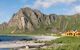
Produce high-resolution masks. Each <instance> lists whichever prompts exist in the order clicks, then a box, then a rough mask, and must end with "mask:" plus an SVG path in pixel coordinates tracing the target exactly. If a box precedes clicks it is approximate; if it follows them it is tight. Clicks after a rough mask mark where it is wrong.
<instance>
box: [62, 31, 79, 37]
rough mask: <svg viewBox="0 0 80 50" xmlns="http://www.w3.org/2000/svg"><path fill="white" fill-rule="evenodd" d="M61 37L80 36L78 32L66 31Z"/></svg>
mask: <svg viewBox="0 0 80 50" xmlns="http://www.w3.org/2000/svg"><path fill="white" fill-rule="evenodd" d="M62 36H80V31H77V30H76V31H73V30H71V31H67V32H64V33H63V34H62Z"/></svg>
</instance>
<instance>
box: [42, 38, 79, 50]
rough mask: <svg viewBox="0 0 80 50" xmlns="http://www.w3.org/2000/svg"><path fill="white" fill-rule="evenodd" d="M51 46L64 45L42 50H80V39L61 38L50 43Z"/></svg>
mask: <svg viewBox="0 0 80 50" xmlns="http://www.w3.org/2000/svg"><path fill="white" fill-rule="evenodd" d="M49 43H50V44H54V43H56V44H63V45H61V46H52V47H47V48H46V49H41V50H80V37H61V38H58V39H56V40H52V41H50V42H49Z"/></svg>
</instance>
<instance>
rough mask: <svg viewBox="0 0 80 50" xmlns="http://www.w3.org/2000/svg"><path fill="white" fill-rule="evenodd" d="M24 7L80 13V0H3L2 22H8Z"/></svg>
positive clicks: (47, 12)
mask: <svg viewBox="0 0 80 50" xmlns="http://www.w3.org/2000/svg"><path fill="white" fill-rule="evenodd" d="M23 7H30V8H32V9H38V10H40V11H41V12H42V13H44V14H60V15H63V14H64V15H72V14H76V13H80V0H1V1H0V23H3V22H8V21H9V19H10V18H11V17H12V15H13V14H14V13H16V12H17V11H18V10H19V9H20V8H23Z"/></svg>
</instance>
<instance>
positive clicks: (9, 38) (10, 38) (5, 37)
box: [0, 35, 33, 50]
mask: <svg viewBox="0 0 80 50" xmlns="http://www.w3.org/2000/svg"><path fill="white" fill-rule="evenodd" d="M32 39H33V38H32V37H30V36H8V35H0V42H10V41H24V40H27V41H30V40H32ZM0 50H10V48H0Z"/></svg>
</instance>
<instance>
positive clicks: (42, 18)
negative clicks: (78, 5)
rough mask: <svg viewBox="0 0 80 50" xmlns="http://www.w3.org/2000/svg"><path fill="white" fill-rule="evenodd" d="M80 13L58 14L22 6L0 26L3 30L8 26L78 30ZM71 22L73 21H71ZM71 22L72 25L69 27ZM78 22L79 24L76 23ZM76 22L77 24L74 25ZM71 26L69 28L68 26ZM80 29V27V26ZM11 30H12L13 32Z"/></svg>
mask: <svg viewBox="0 0 80 50" xmlns="http://www.w3.org/2000/svg"><path fill="white" fill-rule="evenodd" d="M79 16H80V15H79V14H77V15H69V16H66V15H56V14H49V15H46V14H43V13H41V12H40V11H39V10H35V9H34V10H33V9H31V8H28V7H26V8H21V9H20V10H19V11H18V12H17V13H15V14H13V16H12V18H11V19H10V20H9V22H8V23H6V24H4V23H3V24H1V25H0V28H2V29H3V30H4V29H5V28H8V27H14V29H13V30H12V31H13V32H15V31H14V30H16V31H17V30H24V31H31V32H32V31H35V30H38V29H39V28H42V27H43V28H45V30H47V29H48V30H50V31H52V32H63V31H66V30H76V29H78V28H72V25H73V26H74V27H77V26H76V25H80V24H79V21H78V22H77V20H80V17H79ZM70 22H71V23H70ZM69 23H70V27H69ZM75 23H77V24H75ZM74 24H75V25H74ZM68 27H69V28H68ZM79 29H80V28H79ZM12 31H11V32H12Z"/></svg>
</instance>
